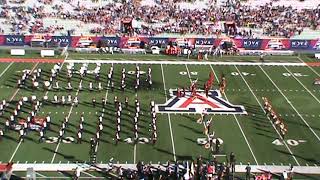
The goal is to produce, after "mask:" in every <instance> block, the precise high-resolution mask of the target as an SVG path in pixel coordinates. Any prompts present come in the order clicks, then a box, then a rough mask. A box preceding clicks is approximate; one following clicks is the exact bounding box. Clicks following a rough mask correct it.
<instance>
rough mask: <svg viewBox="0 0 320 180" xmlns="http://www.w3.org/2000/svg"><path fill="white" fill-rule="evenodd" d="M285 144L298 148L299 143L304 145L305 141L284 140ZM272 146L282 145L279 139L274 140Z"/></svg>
mask: <svg viewBox="0 0 320 180" xmlns="http://www.w3.org/2000/svg"><path fill="white" fill-rule="evenodd" d="M285 141H286V142H287V144H289V145H290V146H298V145H299V144H300V143H304V142H307V141H305V140H294V139H287V140H285ZM272 144H274V145H277V146H282V145H284V144H283V143H282V142H281V141H280V140H279V139H276V140H274V141H273V142H272Z"/></svg>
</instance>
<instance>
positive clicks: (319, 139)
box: [259, 66, 320, 141]
mask: <svg viewBox="0 0 320 180" xmlns="http://www.w3.org/2000/svg"><path fill="white" fill-rule="evenodd" d="M259 67H260V69H261V70H262V72H263V73H264V74H265V75H266V76H267V77H268V79H269V80H270V81H271V82H272V84H273V85H274V86H275V87H276V88H277V89H278V90H279V92H280V93H281V95H282V96H283V97H284V98H285V99H286V101H287V102H288V103H289V104H290V106H291V107H292V109H293V110H294V111H295V112H296V113H297V114H298V116H299V117H300V118H301V119H302V121H303V122H304V124H305V125H307V126H308V128H309V129H310V131H311V132H312V133H313V134H314V136H315V137H316V138H317V139H318V141H320V138H319V136H318V135H317V134H316V133H315V132H314V130H313V129H312V128H311V127H310V125H309V124H308V123H307V121H306V120H305V119H304V118H303V117H302V115H301V114H300V113H299V112H298V110H297V109H296V108H295V107H294V106H293V104H292V103H291V101H289V99H288V98H287V97H286V96H285V95H284V94H283V92H282V91H280V89H279V87H278V86H277V84H276V83H275V82H274V81H273V80H272V79H271V78H270V76H269V75H268V74H267V72H266V71H265V70H264V69H263V68H262V67H261V66H259Z"/></svg>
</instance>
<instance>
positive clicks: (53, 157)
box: [51, 79, 82, 163]
mask: <svg viewBox="0 0 320 180" xmlns="http://www.w3.org/2000/svg"><path fill="white" fill-rule="evenodd" d="M80 83H82V79H81V81H80ZM79 92H80V89H79V88H78V90H77V93H76V95H75V96H78V94H79ZM73 107H74V103H72V105H71V108H70V110H69V112H68V115H67V118H69V117H70V115H71V112H72V109H73ZM60 143H61V139H59V142H58V145H57V146H56V149H55V150H54V154H53V156H52V159H51V163H53V161H54V159H55V158H56V155H57V152H58V149H59V146H60Z"/></svg>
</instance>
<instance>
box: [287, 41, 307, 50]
mask: <svg viewBox="0 0 320 180" xmlns="http://www.w3.org/2000/svg"><path fill="white" fill-rule="evenodd" d="M309 48H310V41H309V40H290V49H309Z"/></svg>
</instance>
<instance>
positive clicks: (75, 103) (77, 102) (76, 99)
mask: <svg viewBox="0 0 320 180" xmlns="http://www.w3.org/2000/svg"><path fill="white" fill-rule="evenodd" d="M73 103H74V106H75V107H78V104H79V100H78V96H75V97H74V99H73Z"/></svg>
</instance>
